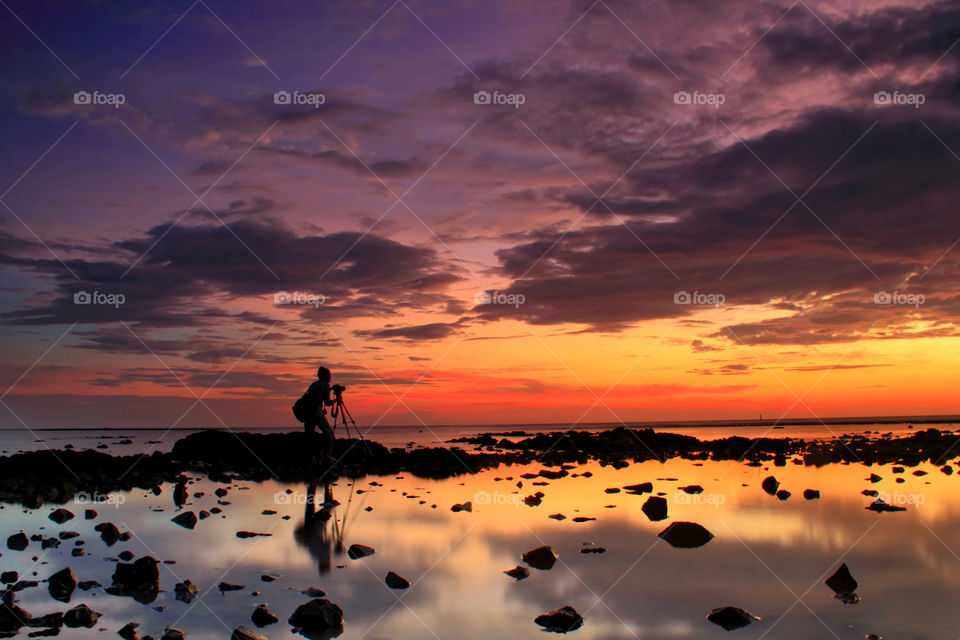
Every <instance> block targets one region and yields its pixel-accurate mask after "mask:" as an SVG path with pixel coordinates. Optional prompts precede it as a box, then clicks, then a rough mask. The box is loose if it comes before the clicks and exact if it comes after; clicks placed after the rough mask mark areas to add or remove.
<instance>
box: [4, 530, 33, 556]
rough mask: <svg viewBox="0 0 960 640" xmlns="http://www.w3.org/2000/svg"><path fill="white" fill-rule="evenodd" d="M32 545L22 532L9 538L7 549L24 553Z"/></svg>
mask: <svg viewBox="0 0 960 640" xmlns="http://www.w3.org/2000/svg"><path fill="white" fill-rule="evenodd" d="M29 545H30V541H29V540H28V539H27V535H26V534H25V533H24V532H23V531H21V532H20V533H15V534H13V535H12V536H10V537H9V538H7V549H10V550H11V551H23V550H24V549H26V548H27V547H28V546H29Z"/></svg>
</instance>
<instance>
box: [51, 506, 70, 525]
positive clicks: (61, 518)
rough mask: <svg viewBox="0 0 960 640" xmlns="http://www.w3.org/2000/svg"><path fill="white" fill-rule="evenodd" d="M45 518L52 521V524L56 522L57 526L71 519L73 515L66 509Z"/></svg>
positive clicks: (56, 511)
mask: <svg viewBox="0 0 960 640" xmlns="http://www.w3.org/2000/svg"><path fill="white" fill-rule="evenodd" d="M47 517H48V518H50V519H51V520H53V521H54V522H56V523H57V524H63V523H64V522H66V521H67V520H72V519H73V513H71V512H70V511H68V510H67V509H57V510H55V511H54V512H53V513H51V514H50V515H49V516H47Z"/></svg>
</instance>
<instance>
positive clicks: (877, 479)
mask: <svg viewBox="0 0 960 640" xmlns="http://www.w3.org/2000/svg"><path fill="white" fill-rule="evenodd" d="M867 480H869V481H870V482H873V483H877V482H880V481H881V480H883V478H881V477H880V476H878V475H877V474H875V473H871V474H870V477H869V478H867Z"/></svg>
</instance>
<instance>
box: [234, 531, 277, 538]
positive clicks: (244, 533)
mask: <svg viewBox="0 0 960 640" xmlns="http://www.w3.org/2000/svg"><path fill="white" fill-rule="evenodd" d="M272 535H273V534H272V533H259V532H257V531H237V537H238V538H268V537H270V536H272Z"/></svg>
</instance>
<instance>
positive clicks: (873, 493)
mask: <svg viewBox="0 0 960 640" xmlns="http://www.w3.org/2000/svg"><path fill="white" fill-rule="evenodd" d="M860 494H861V495H864V496H870V497H871V498H876V497H877V496H878V495H880V492H879V491H877V490H876V489H864V490H863V491H861V492H860Z"/></svg>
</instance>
